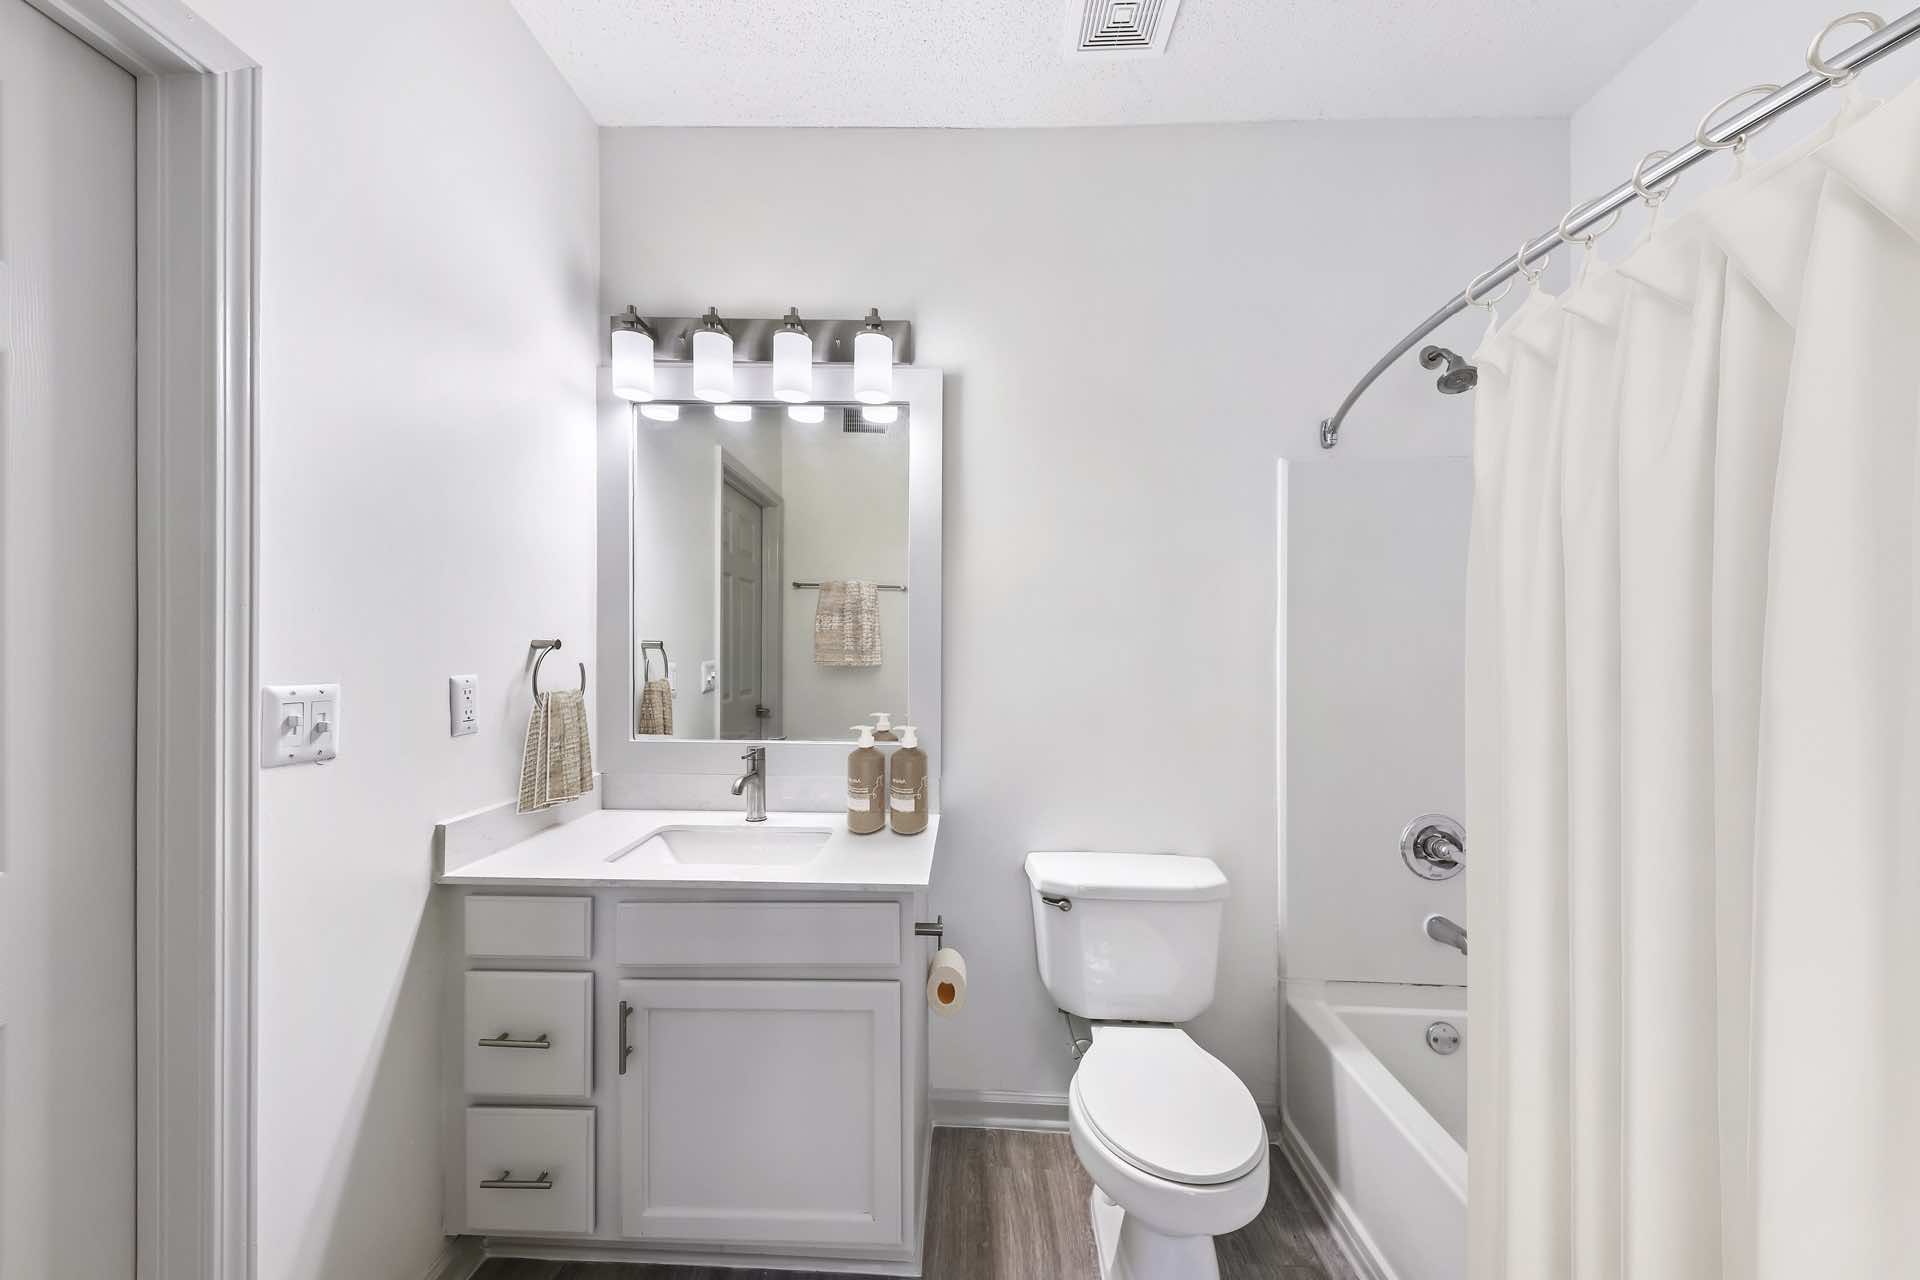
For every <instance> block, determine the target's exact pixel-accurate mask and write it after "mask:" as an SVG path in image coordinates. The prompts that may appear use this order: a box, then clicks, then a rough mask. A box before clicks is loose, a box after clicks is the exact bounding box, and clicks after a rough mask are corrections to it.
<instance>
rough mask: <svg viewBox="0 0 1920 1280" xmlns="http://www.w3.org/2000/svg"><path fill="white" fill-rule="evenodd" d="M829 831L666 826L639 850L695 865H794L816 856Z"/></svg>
mask: <svg viewBox="0 0 1920 1280" xmlns="http://www.w3.org/2000/svg"><path fill="white" fill-rule="evenodd" d="M831 834H832V833H831V832H830V831H829V830H828V829H827V828H825V827H821V828H818V829H815V828H795V827H772V828H767V829H762V830H755V829H754V828H752V827H666V828H664V829H662V830H660V831H656V832H655V833H654V834H653V835H652V836H650V837H649V838H648V839H647V841H646V843H645V844H643V845H641V846H640V851H641V852H645V853H664V854H665V855H666V856H667V857H668V858H670V859H672V860H673V861H675V862H679V863H688V864H694V865H699V866H734V867H797V866H801V865H802V864H804V863H808V862H812V861H813V860H814V859H815V858H817V857H819V856H820V851H821V850H822V849H824V848H825V847H826V844H827V837H828V836H829V835H831Z"/></svg>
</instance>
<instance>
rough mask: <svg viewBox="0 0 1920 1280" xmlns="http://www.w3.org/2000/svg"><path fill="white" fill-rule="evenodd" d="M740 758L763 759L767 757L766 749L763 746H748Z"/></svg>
mask: <svg viewBox="0 0 1920 1280" xmlns="http://www.w3.org/2000/svg"><path fill="white" fill-rule="evenodd" d="M740 758H741V759H742V760H764V759H766V758H767V749H766V748H765V747H750V748H748V750H747V754H745V755H743V756H741V757H740Z"/></svg>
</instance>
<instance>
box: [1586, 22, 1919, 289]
mask: <svg viewBox="0 0 1920 1280" xmlns="http://www.w3.org/2000/svg"><path fill="white" fill-rule="evenodd" d="M1845 11H1846V10H1845V8H1844V7H1843V6H1841V5H1837V4H1835V3H1833V0H1700V2H1699V3H1698V4H1696V5H1694V6H1693V8H1691V9H1689V10H1687V12H1686V13H1684V14H1683V15H1681V17H1680V18H1679V19H1678V20H1677V21H1676V22H1675V23H1674V24H1673V25H1672V26H1671V27H1670V28H1668V29H1667V30H1666V31H1665V32H1664V33H1663V34H1661V35H1660V36H1659V37H1658V38H1656V39H1655V40H1654V41H1653V42H1652V43H1651V44H1649V45H1648V46H1647V47H1646V48H1645V49H1643V50H1641V52H1640V53H1639V54H1637V55H1636V56H1635V57H1634V58H1633V59H1632V61H1630V62H1628V63H1627V65H1626V66H1625V67H1623V68H1621V70H1620V72H1619V74H1617V75H1615V76H1614V77H1613V79H1612V80H1610V81H1608V82H1607V84H1606V85H1605V86H1603V87H1602V88H1601V89H1600V90H1599V92H1597V93H1595V94H1594V95H1593V96H1592V97H1591V98H1589V99H1587V101H1586V102H1585V103H1584V104H1582V105H1581V107H1580V108H1579V109H1578V110H1577V111H1575V112H1574V114H1573V122H1572V166H1571V167H1572V172H1571V175H1570V176H1571V178H1572V182H1573V186H1572V193H1573V199H1574V200H1587V199H1591V198H1592V197H1594V196H1596V195H1599V194H1600V193H1601V192H1603V191H1607V190H1611V189H1612V188H1613V187H1616V186H1618V185H1619V184H1620V183H1622V182H1625V181H1626V180H1627V179H1628V178H1629V177H1630V176H1632V174H1633V167H1634V165H1636V164H1638V163H1639V162H1640V158H1641V157H1642V156H1644V155H1645V154H1646V153H1647V152H1649V151H1652V150H1654V149H1656V148H1673V147H1678V146H1680V145H1681V144H1682V143H1684V142H1685V141H1686V140H1687V139H1689V138H1691V137H1692V136H1693V131H1694V128H1695V127H1696V126H1697V125H1698V124H1699V123H1700V116H1701V114H1702V113H1703V112H1705V111H1706V109H1707V108H1708V107H1710V106H1712V105H1713V104H1714V103H1716V102H1718V101H1719V100H1720V99H1721V98H1723V97H1725V96H1726V95H1727V94H1730V93H1733V92H1734V91H1735V90H1738V89H1743V88H1745V87H1746V86H1748V85H1750V84H1756V83H1758V82H1761V81H1772V82H1775V83H1780V84H1784V83H1786V82H1787V81H1789V80H1791V79H1793V78H1794V77H1795V76H1797V75H1800V74H1801V73H1803V72H1804V71H1806V69H1807V66H1806V62H1805V58H1806V52H1807V42H1808V41H1810V40H1812V39H1813V37H1814V33H1815V32H1817V31H1819V30H1820V28H1821V27H1822V26H1824V25H1825V24H1826V22H1827V21H1828V20H1829V19H1831V18H1836V17H1838V16H1840V14H1842V13H1844V12H1845ZM1902 12H1905V6H1904V5H1894V6H1892V7H1890V8H1886V9H1883V10H1882V13H1883V15H1884V16H1894V15H1897V14H1899V13H1902ZM1866 34H1867V31H1866V28H1864V27H1847V28H1845V29H1844V30H1841V31H1837V32H1835V33H1834V34H1833V35H1832V36H1831V37H1829V38H1828V41H1827V44H1826V50H1827V52H1828V53H1829V54H1832V53H1836V52H1838V51H1839V50H1841V49H1844V48H1846V47H1847V46H1848V45H1850V44H1852V43H1854V42H1855V41H1857V40H1859V39H1861V38H1862V37H1863V36H1865V35H1866ZM1917 74H1920V58H1916V56H1915V55H1914V54H1913V53H1912V52H1906V53H1896V54H1894V55H1892V56H1891V57H1890V58H1888V59H1887V60H1886V61H1884V62H1882V63H1880V65H1878V66H1876V67H1873V68H1871V69H1869V70H1868V71H1866V72H1865V73H1863V74H1862V75H1861V77H1860V81H1859V83H1860V87H1861V89H1862V90H1863V91H1865V92H1867V93H1874V94H1880V95H1885V94H1886V93H1887V92H1888V91H1889V90H1890V89H1891V88H1893V87H1897V86H1899V85H1902V84H1906V83H1909V82H1911V81H1912V80H1913V78H1914V76H1915V75H1917ZM1748 101H1749V102H1751V99H1749V100H1748ZM1838 104H1839V98H1838V97H1837V96H1836V95H1831V94H1830V95H1827V96H1825V97H1824V98H1822V99H1821V100H1820V101H1818V102H1814V103H1810V104H1808V105H1806V106H1802V107H1798V108H1796V109H1795V110H1794V111H1792V112H1791V113H1789V114H1788V115H1786V116H1784V117H1782V118H1781V119H1780V120H1778V121H1776V122H1775V123H1774V124H1773V126H1772V127H1771V128H1769V129H1767V130H1766V131H1765V132H1763V133H1761V134H1760V135H1759V136H1757V137H1756V138H1755V139H1754V141H1753V145H1752V150H1751V153H1750V155H1751V158H1752V159H1756V160H1757V159H1761V158H1763V157H1765V156H1768V155H1771V154H1774V153H1775V152H1777V151H1779V150H1781V149H1782V148H1785V147H1788V146H1791V145H1792V144H1793V143H1794V142H1796V141H1798V140H1799V139H1801V138H1804V137H1806V136H1807V135H1808V134H1810V133H1812V132H1813V131H1814V130H1815V129H1817V128H1819V127H1820V125H1821V124H1823V123H1825V122H1826V121H1827V120H1828V119H1830V118H1831V117H1832V115H1833V112H1834V111H1835V110H1836V109H1837V107H1838ZM1730 168H1731V161H1730V160H1725V159H1712V160H1708V161H1706V162H1704V163H1702V164H1700V165H1697V166H1695V167H1694V168H1693V169H1692V170H1691V171H1689V172H1688V173H1687V174H1685V175H1684V176H1682V177H1681V179H1680V183H1679V185H1678V187H1676V188H1675V190H1674V194H1673V196H1672V197H1671V198H1670V200H1669V202H1668V204H1667V206H1666V214H1667V215H1671V214H1673V213H1677V212H1678V211H1680V210H1682V209H1684V208H1685V207H1686V206H1687V205H1688V204H1689V203H1691V201H1692V200H1693V199H1695V198H1696V197H1697V196H1698V195H1699V193H1700V192H1702V191H1706V190H1710V189H1712V188H1713V187H1714V186H1717V185H1718V184H1719V183H1721V182H1723V181H1725V179H1726V176H1727V174H1728V173H1729V172H1730ZM1663 216H1666V215H1663ZM1643 225H1644V214H1643V213H1642V212H1641V211H1640V210H1639V209H1637V208H1636V209H1634V210H1631V211H1629V213H1628V214H1627V215H1626V216H1625V217H1624V218H1623V219H1622V221H1621V223H1620V228H1619V229H1618V230H1616V231H1615V232H1614V233H1613V234H1611V235H1610V236H1608V237H1607V238H1606V239H1605V240H1603V241H1601V253H1602V256H1604V257H1608V258H1618V257H1620V256H1622V255H1623V254H1624V253H1625V252H1626V250H1627V248H1628V246H1629V245H1631V244H1632V242H1633V240H1634V239H1635V238H1636V237H1637V236H1638V235H1639V233H1640V230H1641V228H1642V226H1643Z"/></svg>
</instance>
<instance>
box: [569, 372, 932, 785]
mask: <svg viewBox="0 0 1920 1280" xmlns="http://www.w3.org/2000/svg"><path fill="white" fill-rule="evenodd" d="M735 379H736V388H735V399H734V400H733V401H732V402H731V403H729V404H725V405H714V404H709V403H706V402H704V401H701V400H700V399H698V398H697V397H695V396H694V395H693V394H692V376H691V370H690V369H689V368H687V367H686V366H684V365H662V366H661V367H660V368H659V370H658V372H657V375H656V398H655V399H654V400H653V401H651V402H648V403H647V404H644V405H641V404H629V403H628V402H626V401H624V400H619V399H615V398H613V397H611V396H609V397H607V398H606V400H605V401H604V402H603V413H602V429H601V445H600V461H599V469H600V520H599V530H600V536H599V542H600V565H601V575H600V625H599V652H600V658H601V660H600V664H599V666H600V689H601V694H600V702H599V705H598V708H597V710H598V718H599V725H600V729H599V733H600V737H601V740H602V743H603V744H604V747H603V750H602V755H603V760H604V765H605V767H606V768H607V769H608V770H617V769H621V768H635V769H654V770H661V771H666V772H676V771H678V772H708V771H710V770H709V769H707V768H705V767H696V766H695V765H692V764H689V763H688V762H689V761H703V762H704V761H709V760H715V759H719V760H723V761H725V762H731V761H733V760H735V759H737V757H738V755H739V754H740V750H742V749H744V747H745V746H746V745H751V744H757V743H777V744H787V745H793V746H798V745H803V744H826V745H830V746H831V748H832V750H833V752H834V753H835V756H834V758H835V759H836V760H837V758H838V755H840V754H844V751H845V749H846V744H847V743H848V742H849V741H850V739H851V737H852V730H851V726H853V725H857V724H861V723H872V722H873V720H874V717H875V715H876V713H880V712H885V713H886V714H887V715H889V716H890V717H891V719H892V722H893V723H894V724H896V725H899V724H912V725H915V726H916V727H917V728H918V729H919V730H920V737H921V742H922V744H923V745H925V746H926V747H927V749H928V752H929V755H930V756H931V755H933V754H934V753H935V752H936V751H937V749H938V737H939V725H940V706H939V700H940V594H941V592H940V559H941V549H940V528H941V514H940V500H941V492H940V491H941V452H942V447H943V442H942V432H941V410H942V403H941V402H942V396H941V386H942V377H941V374H940V372H939V371H938V370H932V369H917V368H912V367H905V366H903V367H897V368H896V369H895V370H894V402H893V403H891V404H887V405H882V406H871V405H862V404H860V403H858V402H856V401H855V400H854V398H853V396H852V372H851V369H850V368H849V367H847V366H844V365H824V364H823V365H817V366H815V369H814V383H815V386H814V392H815V399H814V401H813V402H812V403H811V404H809V405H806V406H801V407H800V408H799V412H798V413H794V412H790V410H791V409H792V408H793V406H789V405H787V404H784V403H781V402H779V401H778V400H776V399H775V398H774V397H773V396H772V394H771V371H770V369H769V368H768V367H766V366H764V365H744V364H743V365H740V366H737V368H736V371H735ZM715 747H723V748H728V749H732V750H731V751H730V753H729V754H726V755H724V756H721V755H718V754H717V753H716V752H715V751H714V748H715ZM788 754H791V753H788ZM823 759H824V757H823ZM819 767H820V769H821V771H822V772H825V771H827V766H826V765H824V764H822V765H821V766H819ZM832 767H833V768H838V765H837V764H836V765H834V766H832Z"/></svg>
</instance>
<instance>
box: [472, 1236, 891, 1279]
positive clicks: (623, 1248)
mask: <svg viewBox="0 0 1920 1280" xmlns="http://www.w3.org/2000/svg"><path fill="white" fill-rule="evenodd" d="M486 1256H487V1257H489V1258H535V1259H539V1260H540V1261H543V1262H620V1263H626V1264H629V1265H639V1266H653V1267H666V1268H670V1269H673V1270H675V1271H678V1270H679V1269H681V1268H688V1269H697V1270H706V1269H709V1268H711V1269H714V1270H741V1271H751V1272H753V1273H755V1274H759V1273H762V1272H767V1273H771V1272H778V1271H794V1272H799V1273H801V1274H802V1275H805V1276H817V1275H821V1274H823V1273H822V1272H821V1268H822V1267H831V1268H833V1271H832V1274H833V1275H836V1276H889V1277H908V1278H917V1277H918V1276H920V1274H921V1263H919V1262H914V1261H901V1262H894V1261H889V1260H885V1259H870V1260H869V1259H859V1258H848V1257H844V1256H841V1255H838V1254H834V1255H820V1256H816V1255H813V1254H797V1253H751V1252H748V1251H746V1250H744V1249H667V1248H649V1247H647V1246H646V1245H645V1244H644V1243H642V1242H639V1241H635V1242H632V1243H627V1244H620V1243H615V1242H612V1241H588V1242H583V1243H579V1244H566V1243H560V1242H554V1243H542V1242H539V1241H534V1240H522V1241H505V1240H492V1239H489V1240H488V1241H487V1245H486Z"/></svg>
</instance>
